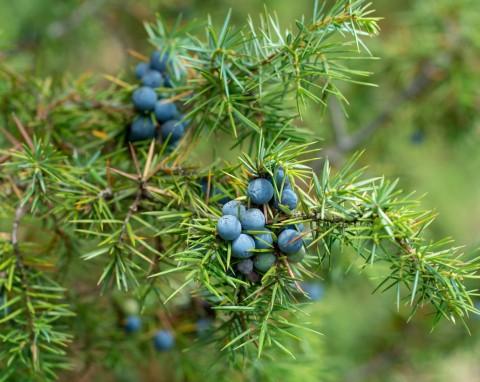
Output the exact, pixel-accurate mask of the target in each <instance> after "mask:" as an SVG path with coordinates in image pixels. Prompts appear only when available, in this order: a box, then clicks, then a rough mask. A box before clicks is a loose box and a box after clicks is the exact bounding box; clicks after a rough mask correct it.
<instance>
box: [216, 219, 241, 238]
mask: <svg viewBox="0 0 480 382" xmlns="http://www.w3.org/2000/svg"><path fill="white" fill-rule="evenodd" d="M217 231H218V236H220V237H221V238H222V239H223V240H228V241H230V240H235V239H236V238H238V237H239V236H240V234H241V233H242V225H241V224H240V221H239V220H238V219H237V218H236V217H235V216H233V215H225V216H222V217H221V218H220V219H218V223H217Z"/></svg>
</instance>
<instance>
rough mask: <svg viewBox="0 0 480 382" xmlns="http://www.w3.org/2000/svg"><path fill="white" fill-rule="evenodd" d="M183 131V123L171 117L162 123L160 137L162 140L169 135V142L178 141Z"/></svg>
mask: <svg viewBox="0 0 480 382" xmlns="http://www.w3.org/2000/svg"><path fill="white" fill-rule="evenodd" d="M184 132H185V127H184V126H183V123H182V122H180V121H177V120H175V119H171V120H170V121H167V122H165V123H164V124H163V125H162V139H163V140H164V141H166V140H167V138H168V137H170V140H169V141H170V142H175V141H178V140H180V139H182V137H183V133H184Z"/></svg>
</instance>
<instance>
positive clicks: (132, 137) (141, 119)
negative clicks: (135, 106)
mask: <svg viewBox="0 0 480 382" xmlns="http://www.w3.org/2000/svg"><path fill="white" fill-rule="evenodd" d="M155 132H156V128H155V125H154V123H153V122H152V119H151V118H150V117H149V116H144V115H139V116H138V117H137V118H135V119H134V120H133V121H132V123H131V124H130V129H129V131H128V141H129V142H138V141H143V140H145V139H152V138H155Z"/></svg>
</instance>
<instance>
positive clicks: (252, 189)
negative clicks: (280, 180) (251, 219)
mask: <svg viewBox="0 0 480 382" xmlns="http://www.w3.org/2000/svg"><path fill="white" fill-rule="evenodd" d="M247 194H248V196H249V197H250V199H251V201H252V202H253V203H255V204H265V203H268V202H269V201H270V200H271V199H272V198H273V186H272V184H271V183H270V182H269V181H268V180H266V179H264V178H258V179H255V180H252V181H251V182H250V184H249V185H248V188H247Z"/></svg>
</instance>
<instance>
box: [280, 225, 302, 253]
mask: <svg viewBox="0 0 480 382" xmlns="http://www.w3.org/2000/svg"><path fill="white" fill-rule="evenodd" d="M298 237H300V234H299V233H298V232H297V231H295V230H293V229H286V230H284V231H282V232H281V233H280V235H278V247H279V248H280V250H281V251H282V252H283V253H285V254H287V255H290V254H293V253H295V252H298V251H299V250H300V248H302V247H303V243H302V239H298V240H295V239H297V238H298ZM292 240H295V241H293V242H292Z"/></svg>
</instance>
